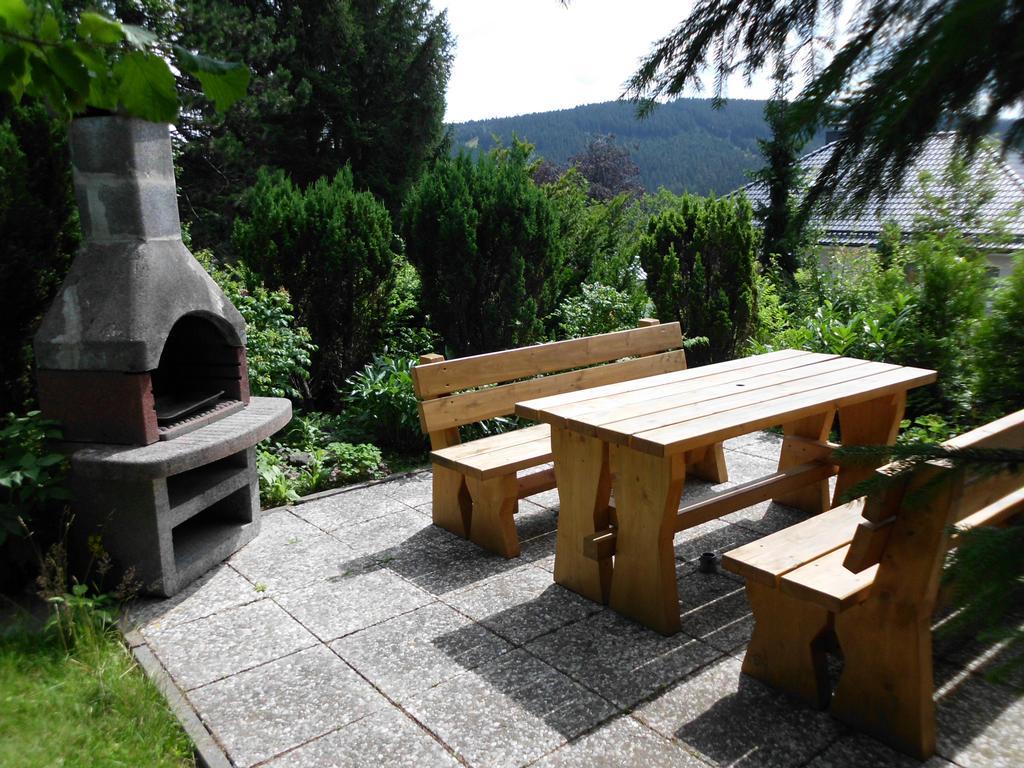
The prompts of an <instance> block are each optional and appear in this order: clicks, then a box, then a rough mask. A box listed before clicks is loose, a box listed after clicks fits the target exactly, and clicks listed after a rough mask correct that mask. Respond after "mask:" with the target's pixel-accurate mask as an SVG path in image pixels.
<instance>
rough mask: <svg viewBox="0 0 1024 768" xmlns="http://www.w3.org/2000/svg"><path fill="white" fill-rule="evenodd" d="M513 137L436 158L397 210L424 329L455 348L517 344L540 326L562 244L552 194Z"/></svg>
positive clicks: (551, 299) (460, 351)
mask: <svg viewBox="0 0 1024 768" xmlns="http://www.w3.org/2000/svg"><path fill="white" fill-rule="evenodd" d="M529 157H530V147H529V146H528V145H523V144H519V143H515V144H513V145H512V146H511V147H510V148H508V149H503V150H499V151H496V152H492V153H490V154H487V155H482V156H480V157H479V158H477V159H476V160H473V159H472V158H470V157H468V156H466V155H459V156H458V157H455V158H448V159H444V160H441V161H439V162H438V163H437V164H436V165H435V166H434V167H433V169H432V170H430V171H428V172H427V173H426V174H425V175H424V177H423V179H421V180H420V182H419V183H418V184H417V185H416V186H415V187H414V188H413V190H412V192H411V193H410V195H409V199H408V201H407V203H406V207H405V211H404V228H403V235H404V239H405V242H406V252H407V255H408V257H409V260H410V261H411V262H412V264H413V265H414V266H415V267H416V268H417V270H419V273H420V277H421V279H422V281H423V286H422V300H423V306H424V309H425V310H426V311H427V314H428V316H429V318H430V323H431V326H432V328H433V329H434V330H435V331H437V332H438V333H439V334H440V335H441V338H442V340H443V342H444V344H445V346H446V348H447V349H448V350H449V351H450V352H451V354H453V355H455V356H462V355H467V354H474V353H479V352H491V351H494V350H498V349H507V348H510V347H518V346H522V345H524V344H529V343H531V342H533V341H536V340H537V339H538V338H540V337H541V335H542V333H543V324H542V322H541V318H542V317H544V316H546V315H548V314H550V313H552V312H553V311H554V309H555V306H556V304H555V302H556V299H557V293H558V274H559V271H560V268H561V264H562V259H563V251H562V244H561V241H560V238H559V230H558V219H557V217H556V214H555V211H554V208H553V206H552V203H551V201H550V200H549V199H548V197H547V196H546V195H545V194H544V192H543V191H542V190H541V189H540V187H538V186H537V185H536V184H534V182H533V181H532V180H531V179H530V167H529Z"/></svg>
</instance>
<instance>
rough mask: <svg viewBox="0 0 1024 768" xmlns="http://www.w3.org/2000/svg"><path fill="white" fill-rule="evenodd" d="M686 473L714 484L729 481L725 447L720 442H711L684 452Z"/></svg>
mask: <svg viewBox="0 0 1024 768" xmlns="http://www.w3.org/2000/svg"><path fill="white" fill-rule="evenodd" d="M686 474H687V475H691V476H693V477H696V478H698V479H700V480H706V481H707V482H709V483H715V484H716V485H717V484H718V483H727V482H729V468H728V467H727V466H726V465H725V448H724V447H723V446H722V444H721V443H713V444H712V445H709V446H708V447H707V448H698V449H697V450H696V451H693V452H692V453H688V454H686Z"/></svg>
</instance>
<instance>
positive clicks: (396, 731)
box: [264, 708, 460, 768]
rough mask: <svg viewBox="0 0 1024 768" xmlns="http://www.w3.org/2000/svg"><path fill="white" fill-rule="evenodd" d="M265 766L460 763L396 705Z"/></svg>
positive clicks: (388, 767)
mask: <svg viewBox="0 0 1024 768" xmlns="http://www.w3.org/2000/svg"><path fill="white" fill-rule="evenodd" d="M264 765H265V766H266V768H309V767H310V766H317V768H382V767H384V768H444V767H445V766H453V767H454V766H459V765H460V763H459V761H458V760H456V759H455V758H454V757H453V756H452V755H451V754H450V753H449V752H448V751H446V750H445V748H444V747H443V746H441V744H440V743H438V741H437V740H436V739H434V738H433V737H432V736H431V735H430V734H428V733H427V732H426V731H424V730H423V729H422V728H420V727H419V726H418V725H416V723H414V722H413V721H412V720H410V719H409V718H408V717H406V716H405V715H404V714H402V713H401V712H400V711H399V710H397V709H393V708H391V709H387V710H384V711H382V712H375V713H374V714H372V715H368V716H366V717H364V718H363V719H361V720H357V721H356V722H354V723H352V724H350V725H346V726H345V727H343V728H340V729H339V730H337V731H333V732H331V733H329V734H327V735H326V736H321V737H320V738H318V739H315V740H313V741H310V742H307V743H306V744H303V745H302V746H301V747H299V748H297V749H294V750H292V751H291V752H288V753H287V754H284V755H282V756H281V757H278V758H276V759H274V760H271V761H270V762H269V763H265V764H264Z"/></svg>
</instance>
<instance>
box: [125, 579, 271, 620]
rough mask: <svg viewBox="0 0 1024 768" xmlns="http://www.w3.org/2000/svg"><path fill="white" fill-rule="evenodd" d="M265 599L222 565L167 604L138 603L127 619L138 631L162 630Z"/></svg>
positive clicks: (164, 602)
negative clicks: (146, 628) (143, 629)
mask: <svg viewBox="0 0 1024 768" xmlns="http://www.w3.org/2000/svg"><path fill="white" fill-rule="evenodd" d="M263 597H265V593H262V592H259V591H257V590H256V588H255V587H254V586H253V584H252V583H250V582H249V581H247V580H246V579H245V578H243V577H242V576H241V575H240V574H239V573H238V572H237V571H235V570H234V569H233V568H231V566H229V565H226V564H222V565H218V566H216V567H215V568H214V569H213V570H211V571H209V572H207V573H206V574H204V575H203V576H201V577H200V578H199V579H197V580H196V581H194V582H192V583H191V584H189V585H188V586H187V587H186V588H185V589H183V590H182V591H181V592H179V593H178V594H176V595H175V596H174V597H170V598H167V599H166V600H152V599H148V600H147V599H142V600H135V601H134V602H132V603H131V604H130V605H128V606H127V608H126V609H125V618H126V620H127V621H128V623H129V626H132V627H134V628H136V629H142V628H143V627H148V628H150V629H162V628H166V627H172V626H174V625H175V624H184V623H185V622H188V621H193V620H194V619H201V618H204V617H206V616H212V615H213V614H215V613H218V612H220V611H223V610H225V609H227V608H234V607H236V606H239V605H245V604H246V603H252V602H255V601H256V600H261V599H263Z"/></svg>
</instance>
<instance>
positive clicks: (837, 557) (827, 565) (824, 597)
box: [779, 546, 878, 613]
mask: <svg viewBox="0 0 1024 768" xmlns="http://www.w3.org/2000/svg"><path fill="white" fill-rule="evenodd" d="M849 549H850V548H849V546H845V547H840V548H839V549H837V550H835V551H833V552H829V553H828V554H827V555H825V556H823V557H819V558H818V559H816V560H814V561H813V562H810V563H807V565H803V566H801V567H799V568H795V569H793V570H791V571H790V572H789V573H786V574H784V575H783V576H782V578H781V580H780V585H779V588H780V589H781V590H782V592H783V594H786V595H789V596H790V597H795V598H798V599H801V600H809V601H810V602H812V603H817V604H818V605H820V606H821V607H822V608H827V609H828V610H830V611H833V612H835V613H840V612H842V611H845V610H846V609H847V608H850V607H852V606H854V605H856V604H857V603H862V602H864V601H865V600H866V599H867V597H868V595H869V594H870V592H871V585H872V584H874V581H875V575H876V574H877V573H878V565H877V564H875V565H872V566H871V567H870V568H865V569H864V570H863V571H861V572H860V573H854V572H853V571H850V570H847V569H846V568H845V567H844V566H843V561H844V560H845V559H846V553H847V552H848V551H849Z"/></svg>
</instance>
